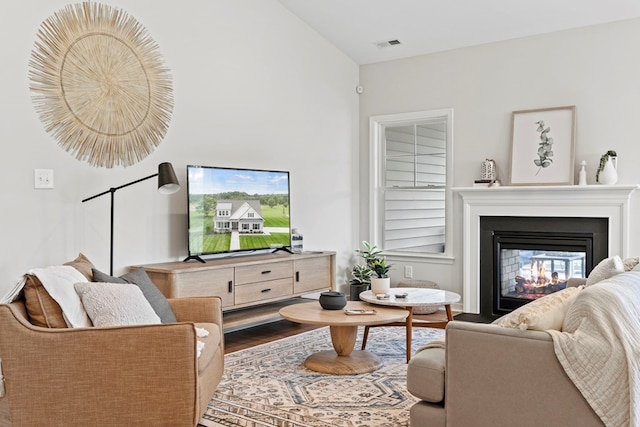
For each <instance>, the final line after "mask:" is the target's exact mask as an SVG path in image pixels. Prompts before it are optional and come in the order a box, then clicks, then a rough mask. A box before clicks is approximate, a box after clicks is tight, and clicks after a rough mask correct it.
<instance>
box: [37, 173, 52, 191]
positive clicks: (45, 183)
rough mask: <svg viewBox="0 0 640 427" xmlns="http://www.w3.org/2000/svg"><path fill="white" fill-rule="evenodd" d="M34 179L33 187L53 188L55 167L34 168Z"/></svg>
mask: <svg viewBox="0 0 640 427" xmlns="http://www.w3.org/2000/svg"><path fill="white" fill-rule="evenodd" d="M33 179H34V185H33V188H36V189H51V188H53V169H34V171H33Z"/></svg>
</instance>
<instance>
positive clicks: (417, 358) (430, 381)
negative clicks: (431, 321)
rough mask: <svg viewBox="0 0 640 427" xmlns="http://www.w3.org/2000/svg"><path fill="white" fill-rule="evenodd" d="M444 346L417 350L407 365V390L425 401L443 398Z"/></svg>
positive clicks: (437, 400) (435, 401) (438, 400)
mask: <svg viewBox="0 0 640 427" xmlns="http://www.w3.org/2000/svg"><path fill="white" fill-rule="evenodd" d="M445 356H446V352H445V349H444V347H429V348H425V349H423V350H420V351H418V353H416V354H415V355H414V356H413V357H412V358H411V360H410V361H409V365H408V366H407V390H408V391H409V393H411V394H412V395H414V396H416V397H418V398H420V399H422V400H425V401H427V402H433V403H437V402H442V400H443V399H444V373H445V363H446V357H445Z"/></svg>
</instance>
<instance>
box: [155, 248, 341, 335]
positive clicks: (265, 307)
mask: <svg viewBox="0 0 640 427" xmlns="http://www.w3.org/2000/svg"><path fill="white" fill-rule="evenodd" d="M143 267H144V269H145V270H146V272H147V274H148V275H149V277H150V278H151V280H152V281H153V282H154V283H155V284H156V286H158V288H159V289H160V291H162V293H163V294H164V295H165V296H166V297H167V298H184V297H202V296H219V297H221V298H222V309H223V314H224V330H225V332H230V331H232V330H237V329H242V328H245V327H249V326H254V325H256V324H260V323H265V322H269V321H274V320H279V319H281V317H280V316H279V314H278V310H279V309H280V308H281V307H283V306H284V305H288V304H292V303H297V302H304V300H302V301H300V300H301V299H300V298H299V297H300V296H302V295H306V294H310V293H315V292H322V291H327V290H333V289H335V252H303V253H300V254H288V253H284V252H278V253H272V254H263V255H246V256H237V257H231V256H230V257H225V258H216V259H209V260H206V262H205V263H204V264H203V263H200V262H166V263H160V264H147V265H143Z"/></svg>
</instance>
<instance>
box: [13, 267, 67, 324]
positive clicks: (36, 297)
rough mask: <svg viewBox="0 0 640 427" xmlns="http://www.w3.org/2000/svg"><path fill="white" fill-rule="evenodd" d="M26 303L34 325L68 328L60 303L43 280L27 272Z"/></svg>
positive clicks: (25, 285)
mask: <svg viewBox="0 0 640 427" xmlns="http://www.w3.org/2000/svg"><path fill="white" fill-rule="evenodd" d="M23 290H24V304H25V307H26V308H27V313H28V314H29V321H30V322H31V324H32V325H35V326H40V327H42V328H66V327H67V322H65V321H64V316H63V315H62V309H61V308H60V305H59V304H58V303H57V302H56V300H54V299H53V298H51V295H49V292H47V290H46V289H45V288H44V286H42V282H40V279H38V277H37V276H35V275H33V274H25V284H24V288H23Z"/></svg>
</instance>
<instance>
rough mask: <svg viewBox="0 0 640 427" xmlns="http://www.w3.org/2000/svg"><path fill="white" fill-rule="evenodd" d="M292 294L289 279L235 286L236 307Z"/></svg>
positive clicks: (291, 285)
mask: <svg viewBox="0 0 640 427" xmlns="http://www.w3.org/2000/svg"><path fill="white" fill-rule="evenodd" d="M292 293H293V282H292V281H291V278H285V279H276V280H269V281H267V282H259V283H251V284H249V285H240V286H236V299H235V302H236V305H240V304H247V303H250V302H264V301H267V300H270V299H273V298H281V297H285V296H290V295H291V294H292Z"/></svg>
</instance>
